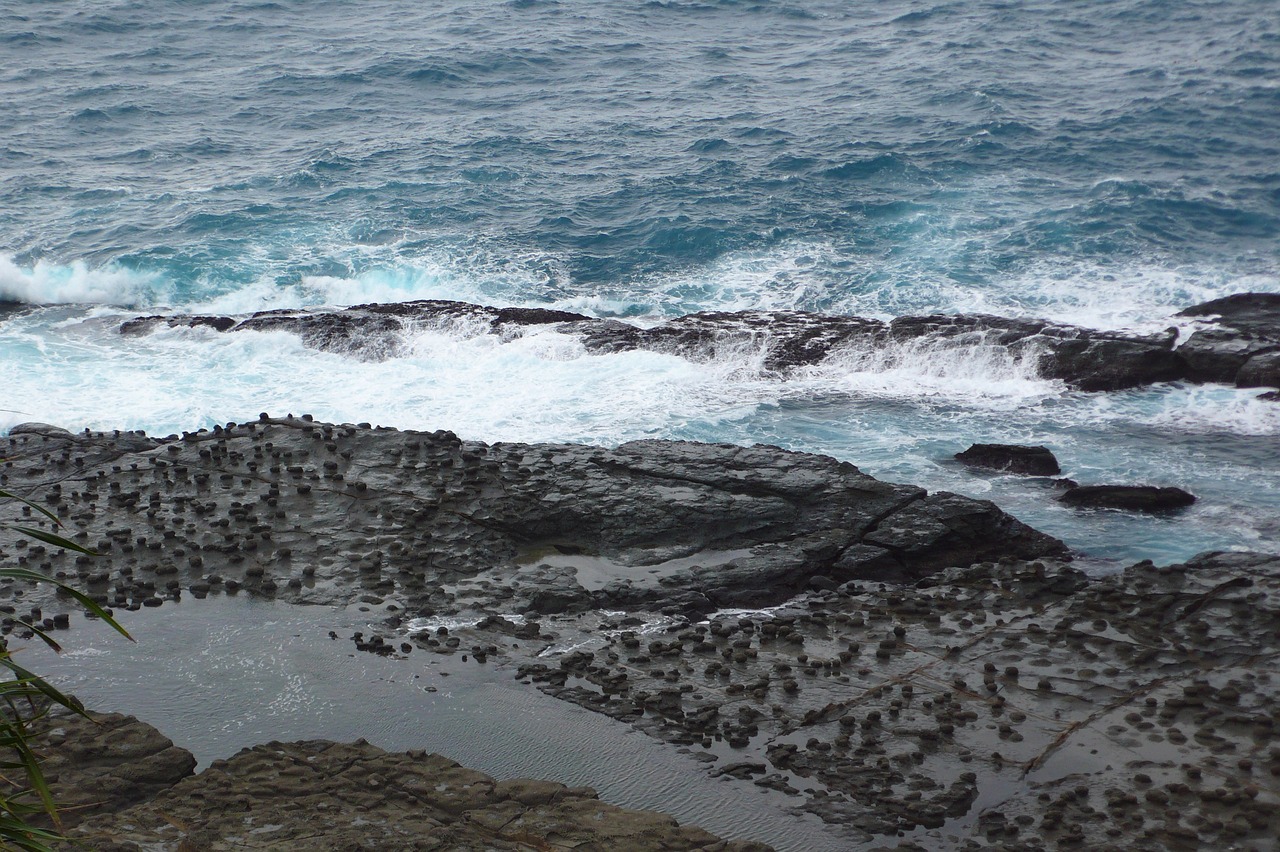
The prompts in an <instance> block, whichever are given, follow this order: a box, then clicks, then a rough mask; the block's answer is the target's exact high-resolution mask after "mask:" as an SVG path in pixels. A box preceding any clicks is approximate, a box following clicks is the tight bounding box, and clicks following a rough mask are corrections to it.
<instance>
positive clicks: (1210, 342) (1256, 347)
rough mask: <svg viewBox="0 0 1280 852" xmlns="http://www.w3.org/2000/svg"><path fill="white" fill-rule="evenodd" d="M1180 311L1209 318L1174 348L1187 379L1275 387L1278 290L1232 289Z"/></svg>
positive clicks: (1279, 371)
mask: <svg viewBox="0 0 1280 852" xmlns="http://www.w3.org/2000/svg"><path fill="white" fill-rule="evenodd" d="M1180 316H1184V317H1197V318H1200V317H1203V318H1206V319H1209V320H1211V321H1212V322H1213V325H1212V326H1210V327H1208V328H1203V329H1200V330H1198V331H1196V332H1194V333H1193V334H1192V335H1191V336H1190V337H1189V338H1188V339H1187V340H1186V341H1184V342H1183V344H1182V345H1181V346H1179V347H1178V352H1179V354H1180V355H1181V356H1182V357H1183V359H1184V360H1185V361H1186V362H1187V364H1188V366H1189V367H1190V378H1193V379H1196V380H1198V381H1208V382H1226V383H1229V384H1236V385H1238V386H1239V387H1242V388H1248V387H1280V361H1277V353H1280V294H1275V293H1237V294H1235V295H1232V296H1226V297H1224V298H1221V299H1214V300H1213V301H1211V302H1204V303H1203V304H1199V305H1194V306H1192V307H1190V308H1187V309H1185V310H1183V311H1182V312H1181V314H1180Z"/></svg>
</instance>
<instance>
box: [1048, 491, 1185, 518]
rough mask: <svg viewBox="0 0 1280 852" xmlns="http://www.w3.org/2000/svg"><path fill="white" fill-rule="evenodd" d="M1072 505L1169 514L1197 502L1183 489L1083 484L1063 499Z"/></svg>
mask: <svg viewBox="0 0 1280 852" xmlns="http://www.w3.org/2000/svg"><path fill="white" fill-rule="evenodd" d="M1058 500H1060V501H1061V502H1063V503H1066V504H1067V505H1069V506H1079V507H1082V508H1093V509H1126V510H1129V511H1134V512H1167V511H1170V510H1173V509H1184V508H1186V507H1187V506H1190V505H1191V504H1193V503H1195V502H1196V498H1195V495H1194V494H1191V493H1190V492H1188V491H1184V490H1182V489H1181V488H1171V487H1158V486H1155V485H1079V486H1076V487H1074V488H1069V489H1067V491H1066V492H1064V493H1063V494H1062V495H1061V496H1060V497H1058Z"/></svg>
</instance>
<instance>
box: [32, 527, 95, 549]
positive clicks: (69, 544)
mask: <svg viewBox="0 0 1280 852" xmlns="http://www.w3.org/2000/svg"><path fill="white" fill-rule="evenodd" d="M10 529H13V530H17V531H18V532H20V533H22V534H23V535H26V536H30V537H31V538H35V539H39V540H40V541H43V542H44V543H45V544H52V545H53V546H54V547H62V548H65V549H67V550H74V551H76V552H77V553H84V554H88V555H89V556H97V555H98V554H97V552H95V551H93V550H90V549H89V548H87V547H84V546H83V545H79V544H76V543H75V542H74V541H72V540H71V539H69V538H63V537H62V536H60V535H57V534H55V533H50V532H45V531H44V530H37V529H33V528H32V527H10Z"/></svg>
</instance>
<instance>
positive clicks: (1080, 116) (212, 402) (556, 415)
mask: <svg viewBox="0 0 1280 852" xmlns="http://www.w3.org/2000/svg"><path fill="white" fill-rule="evenodd" d="M0 103H2V104H3V106H4V108H3V109H0V299H3V298H7V299H10V300H17V301H20V302H26V303H30V304H33V305H48V307H42V308H40V309H39V310H36V311H34V312H32V313H26V314H22V315H19V316H17V317H15V318H10V319H8V320H0V359H3V361H2V362H0V364H2V365H3V366H4V367H5V368H6V373H7V376H6V379H7V380H6V383H5V385H4V386H3V387H2V388H0V409H3V411H0V427H4V426H7V425H12V424H13V423H16V422H20V421H22V420H31V419H39V420H46V421H50V422H55V423H59V424H61V425H65V426H68V427H72V428H78V427H81V426H85V425H89V426H95V427H131V428H146V429H148V430H152V431H158V432H161V433H164V432H170V431H176V430H180V429H191V428H195V427H198V426H202V425H209V424H211V423H214V422H220V421H226V420H231V419H245V418H247V417H251V416H254V415H256V414H257V412H258V411H261V410H269V411H272V412H280V413H283V412H285V411H290V410H292V411H303V410H305V411H310V412H311V413H313V414H315V415H316V416H317V417H322V418H329V419H338V420H347V421H359V420H374V421H380V422H382V423H384V424H387V425H395V426H402V427H422V428H440V427H443V428H452V429H454V430H455V431H457V432H459V433H460V434H463V435H464V436H466V437H469V438H478V439H483V440H497V439H527V440H544V439H566V440H591V441H602V442H606V443H609V442H617V441H622V440H626V439H629V438H634V437H641V436H667V437H692V438H700V439H714V440H733V441H741V442H751V441H769V442H771V443H778V444H782V445H785V446H790V447H796V448H804V449H810V450H815V451H820V452H827V453H832V454H834V455H837V456H839V457H841V458H846V459H848V460H851V461H853V462H855V463H857V464H859V465H861V466H862V467H864V468H865V469H867V470H868V471H869V472H872V473H875V474H877V475H883V476H886V477H890V478H896V479H900V480H906V481H914V482H918V483H919V484H922V485H925V486H926V487H930V488H948V489H953V490H960V491H963V492H965V493H971V494H975V495H979V496H989V497H992V498H993V499H996V500H997V501H998V502H1000V503H1001V504H1002V505H1005V506H1006V507H1008V508H1010V509H1012V510H1013V511H1015V512H1016V513H1017V514H1019V515H1020V516H1022V517H1024V518H1025V519H1026V520H1028V521H1030V522H1032V523H1034V524H1036V525H1038V526H1041V527H1042V528H1044V529H1046V530H1048V531H1051V532H1054V533H1055V534H1058V535H1061V536H1064V537H1065V538H1066V539H1067V540H1068V541H1069V542H1070V543H1071V544H1073V545H1074V546H1076V547H1078V548H1081V549H1083V550H1086V551H1089V552H1091V553H1094V554H1098V555H1103V556H1112V557H1116V558H1124V559H1127V558H1143V557H1151V558H1155V559H1157V560H1161V559H1164V560H1167V559H1174V558H1180V557H1182V556H1186V555H1189V554H1190V553H1193V552H1195V551H1197V550H1200V549H1204V548H1207V547H1261V546H1274V542H1275V539H1276V534H1277V532H1278V530H1277V522H1276V521H1275V518H1276V517H1277V516H1278V514H1280V473H1278V470H1277V468H1278V466H1280V465H1278V464H1277V462H1278V461H1280V456H1278V454H1277V451H1276V449H1275V438H1276V435H1277V434H1280V413H1278V409H1280V407H1277V406H1275V405H1267V404H1265V403H1261V402H1259V401H1257V400H1255V399H1254V398H1253V394H1251V393H1247V392H1241V391H1236V390H1234V389H1229V388H1221V387H1218V388H1214V387H1209V388H1184V387H1177V386H1167V387H1158V388H1153V389H1149V390H1144V391H1136V392H1131V393H1126V394H1111V395H1098V394H1078V393H1072V392H1069V391H1067V390H1065V389H1064V388H1063V387H1061V386H1060V385H1058V384H1056V383H1053V382H1046V381H1043V380H1040V379H1038V378H1037V377H1036V376H1035V375H1034V373H1033V372H1031V371H1028V370H1027V369H1026V367H1025V365H1020V364H1017V363H1011V362H1009V361H1008V360H1007V359H1002V358H1001V357H999V356H998V354H994V353H986V352H971V353H968V354H966V355H964V356H963V357H961V356H958V355H957V356H953V357H949V358H941V359H940V358H938V357H937V356H936V354H935V355H928V356H926V355H918V356H917V357H914V358H912V357H898V358H896V359H885V358H883V357H879V358H878V357H876V355H875V353H869V354H867V353H864V355H866V357H861V356H859V357H851V358H849V359H846V360H845V361H843V362H840V363H833V364H830V365H827V366H826V367H825V368H823V369H821V370H815V371H812V372H811V373H809V374H806V375H803V376H797V377H793V379H792V380H790V381H786V382H781V381H777V380H775V379H770V378H768V377H765V376H762V375H761V374H760V373H759V371H758V370H757V369H756V368H755V364H756V363H757V360H758V359H757V358H756V355H757V354H758V353H738V355H737V356H736V357H729V356H726V357H725V358H723V359H721V360H720V361H718V362H716V363H714V364H711V365H691V364H688V363H686V362H681V361H679V360H678V359H675V358H670V357H667V356H662V355H656V354H653V353H627V354H623V355H614V356H586V355H585V354H584V353H582V352H581V351H580V349H579V348H577V347H576V346H575V344H574V342H573V341H572V340H567V339H562V338H561V337H560V336H555V335H552V336H549V335H534V336H532V337H530V338H528V339H524V340H520V341H515V342H512V343H506V344H502V343H499V342H496V341H493V340H490V339H485V338H477V337H471V336H468V335H466V334H464V333H462V332H460V331H458V330H454V331H453V332H450V333H446V332H443V331H441V332H433V333H427V334H423V335H422V336H421V337H420V338H419V339H417V340H416V341H414V345H413V347H412V354H411V355H409V356H407V357H405V358H400V359H396V360H395V361H393V362H383V363H377V364H374V363H364V362H356V361H352V360H351V359H345V358H342V357H341V356H336V355H332V354H325V353H316V352H312V351H309V350H304V349H302V348H301V347H300V346H299V345H298V344H297V342H296V341H292V340H289V339H284V338H278V337H275V336H269V335H260V336H252V335H237V336H236V337H237V338H240V339H230V338H220V337H217V336H215V335H211V334H209V333H205V332H192V331H187V332H181V333H178V332H173V333H168V334H160V335H155V336H153V337H151V338H146V339H143V340H141V341H138V340H129V341H123V340H121V339H120V338H119V337H118V336H117V335H115V334H114V327H115V324H117V323H118V322H119V320H120V318H121V317H123V316H132V315H133V314H134V313H136V312H138V311H143V310H145V311H148V312H154V311H157V310H160V309H162V308H164V307H175V308H179V309H205V310H222V311H237V310H239V311H243V310H252V309H258V308H266V307H276V306H293V305H299V304H353V303H357V302H366V301H374V300H383V301H385V300H396V299H408V298H421V297H444V298H457V299H465V300H471V301H480V302H485V303H490V304H523V305H535V304H554V305H558V306H563V307H569V308H573V309H577V310H582V311H586V312H591V313H595V314H600V315H620V316H628V317H635V318H638V319H640V320H641V321H644V320H651V319H655V318H657V317H660V316H664V315H673V314H680V313H685V312H688V311H692V310H698V309H707V308H745V307H794V308H804V309H811V310H822V311H827V312H834V313H859V314H874V315H878V316H891V315H898V314H904V313H919V312H933V311H941V312H957V311H975V310H980V311H987V312H991V313H998V314H1004V315H1021V316H1050V317H1053V318H1055V319H1060V320H1065V321H1070V322H1077V323H1080V324H1082V325H1087V326H1091V327H1107V328H1120V327H1132V328H1144V329H1149V328H1162V327H1165V326H1167V325H1169V324H1170V322H1171V316H1172V314H1173V313H1174V312H1176V311H1177V310H1178V309H1179V308H1181V307H1184V306H1186V305H1189V304H1192V303H1195V302H1198V301H1203V300H1205V299H1208V298H1213V297H1216V296H1219V295H1223V294H1226V293H1230V292H1236V291H1241V290H1267V291H1280V272H1278V270H1280V8H1278V7H1277V5H1276V4H1275V3H1274V2H1270V0H1266V2H1264V1H1263V0H1224V1H1223V2H1177V0H1174V1H1173V2H1169V0H1162V2H1139V0H1114V1H1113V2H1102V0H1094V2H1084V0H1077V2H1069V3H1068V2H1050V0H1024V2H1014V0H1009V2H952V3H938V2H920V0H890V2H875V3H870V2H838V3H837V2H823V1H822V0H797V2H792V3H789V4H788V3H764V2H665V3H664V2H613V3H587V2H568V0H565V2H541V1H540V0H532V1H529V0H526V2H507V3H502V2H478V0H467V2H462V1H461V0H456V2H441V3H432V4H405V3H390V2H362V3H360V4H358V5H357V4H336V3H334V4H316V3H303V2H287V0H285V1H283V2H266V3H247V2H161V0H141V1H140V2H111V3H108V2H97V3H87V2H40V3H35V2H30V3H24V2H7V3H5V4H3V6H0ZM54 303H58V304H54ZM976 440H1019V441H1031V442H1036V443H1046V444H1048V445H1050V446H1051V447H1053V448H1054V449H1055V450H1057V451H1058V452H1059V455H1060V457H1062V459H1063V461H1064V464H1065V466H1066V467H1067V468H1068V473H1071V474H1073V475H1077V478H1087V479H1089V480H1090V481H1137V480H1141V481H1150V482H1154V483H1156V484H1172V485H1183V486H1184V487H1190V488H1191V489H1192V490H1194V491H1197V493H1199V494H1200V495H1201V497H1202V501H1201V503H1200V504H1199V505H1198V506H1197V507H1196V508H1194V509H1193V510H1191V511H1190V512H1188V513H1187V514H1186V515H1184V516H1181V517H1179V518H1172V519H1170V518H1163V519H1141V518H1130V517H1127V516H1119V515H1114V514H1094V515H1088V514H1084V515H1082V514H1079V513H1075V512H1070V511H1066V510H1062V509H1059V508H1057V507H1056V506H1055V505H1054V504H1053V503H1052V501H1051V500H1050V499H1049V497H1050V496H1051V495H1050V494H1047V493H1046V492H1045V489H1043V488H1042V487H1040V486H1038V485H1036V484H1035V483H1025V482H1021V481H1017V480H1013V479H1010V478H1007V477H983V476H975V475H973V474H970V473H966V472H964V471H962V470H958V469H956V468H955V467H954V466H953V465H950V464H949V463H947V461H946V459H947V458H948V457H949V456H950V454H951V453H954V452H955V451H957V450H960V449H963V448H964V447H965V446H967V445H968V443H969V442H971V441H976ZM1240 482H1244V483H1247V487H1241V486H1240V485H1239V484H1238V483H1240Z"/></svg>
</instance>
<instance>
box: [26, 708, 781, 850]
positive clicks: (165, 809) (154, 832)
mask: <svg viewBox="0 0 1280 852" xmlns="http://www.w3.org/2000/svg"><path fill="white" fill-rule="evenodd" d="M95 719H96V720H97V722H98V723H99V725H100V727H96V726H95V725H94V724H93V723H90V722H88V721H86V720H82V719H77V720H75V721H73V722H65V721H61V720H60V721H59V723H58V725H56V726H55V727H54V729H53V730H52V731H46V732H44V733H42V734H41V745H42V748H43V750H44V751H45V752H46V754H47V755H48V756H47V757H46V761H45V766H46V771H47V772H49V773H50V780H51V781H52V782H53V791H54V794H55V795H56V796H58V797H59V799H60V800H61V801H63V802H66V803H67V806H66V807H65V808H64V810H63V812H62V813H63V818H64V826H65V827H66V828H67V829H70V831H69V835H70V837H72V838H73V839H74V840H76V841H78V842H79V843H80V844H82V845H80V846H79V847H68V848H89V849H95V850H102V852H107V850H111V852H126V850H127V852H139V851H140V850H144V849H146V850H157V852H158V850H187V849H199V850H207V852H217V850H232V849H298V850H302V849H306V850H334V852H337V850H342V852H348V850H356V849H368V850H427V849H440V850H444V849H477V850H480V849H486V850H488V849H503V850H506V849H510V850H526V849H575V848H621V849H637V850H641V849H651V850H659V849H661V850H689V852H694V850H705V852H713V850H723V852H754V850H760V852H767V850H768V849H769V847H767V846H764V845H762V844H756V843H746V842H731V841H724V840H721V839H720V838H718V837H715V836H714V835H712V834H710V833H708V832H706V831H703V830H701V829H699V828H693V827H683V826H680V825H679V824H677V823H676V821H675V820H674V819H672V818H670V817H668V816H664V815H662V814H658V813H653V812H650V811H634V810H627V809H624V808H618V807H614V806H613V805H608V804H605V803H604V802H601V801H599V800H598V799H597V798H596V794H595V792H594V791H592V790H589V789H586V788H568V787H565V786H563V785H561V784H555V783H553V782H549V781H536V780H530V779H516V780H509V781H496V780H495V779H493V778H491V777H489V776H487V775H485V774H483V773H480V772H475V771H473V770H470V769H466V768H465V767H462V766H460V765H458V764H457V763H455V762H453V761H451V760H449V759H447V758H444V757H441V756H440V755H436V754H427V753H425V752H408V753H403V754H392V753H388V752H385V751H383V750H382V749H378V748H375V747H374V746H371V745H369V744H368V743H365V742H356V743H350V744H342V743H333V742H326V741H320V740H312V741H306V742H296V743H267V744H265V745H260V746H256V747H254V748H251V749H245V750H244V751H242V752H240V753H239V754H237V755H236V756H235V757H233V758H231V759H230V760H225V761H217V762H215V763H214V764H213V765H212V766H210V767H209V768H208V769H206V770H205V771H204V772H201V773H200V774H199V775H192V774H191V769H192V767H193V766H194V765H195V759H194V758H192V757H191V755H190V753H188V752H185V751H183V750H181V749H174V748H173V746H172V744H171V743H169V742H168V740H166V739H164V737H163V736H162V735H160V733H159V732H157V731H156V730H155V729H154V728H152V727H151V726H150V725H146V724H144V723H142V722H139V721H138V720H136V719H133V718H132V717H126V716H119V715H116V714H109V715H98V714H95ZM162 744H167V748H159V749H158V748H157V747H158V746H161V745H162Z"/></svg>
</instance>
